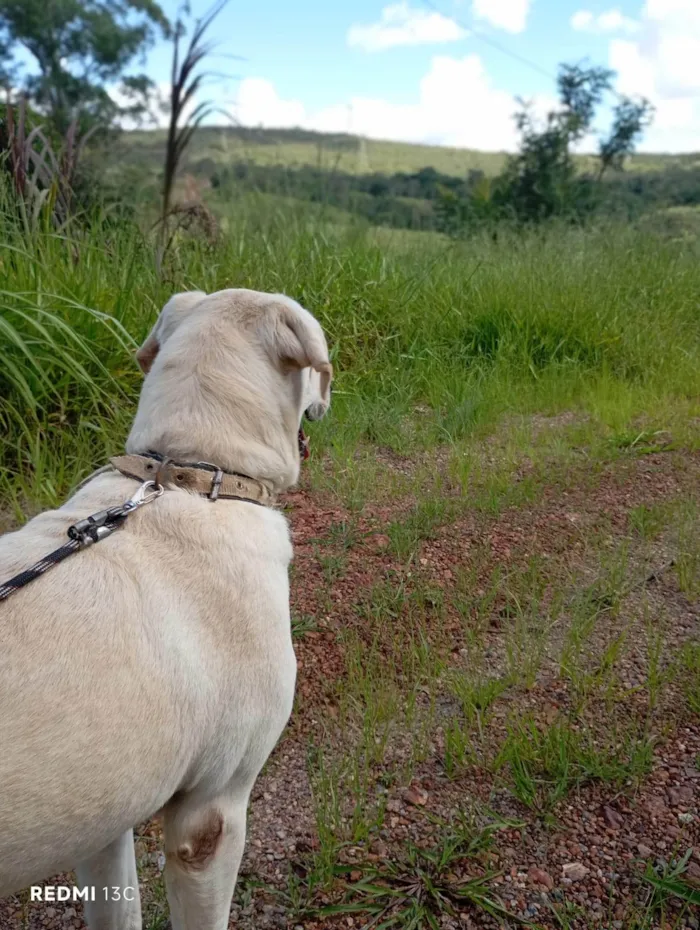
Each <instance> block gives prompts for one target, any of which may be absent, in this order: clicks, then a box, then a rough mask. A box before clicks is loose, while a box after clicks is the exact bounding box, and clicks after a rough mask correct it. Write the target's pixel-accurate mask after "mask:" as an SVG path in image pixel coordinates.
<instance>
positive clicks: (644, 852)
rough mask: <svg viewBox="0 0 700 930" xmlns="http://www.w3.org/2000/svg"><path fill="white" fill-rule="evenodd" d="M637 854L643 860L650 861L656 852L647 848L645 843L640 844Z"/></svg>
mask: <svg viewBox="0 0 700 930" xmlns="http://www.w3.org/2000/svg"><path fill="white" fill-rule="evenodd" d="M637 852H638V853H639V855H640V856H641V857H642V859H650V858H651V857H652V856H653V854H654V850H653V849H649V847H648V846H645V845H644V843H639V844H638V845H637Z"/></svg>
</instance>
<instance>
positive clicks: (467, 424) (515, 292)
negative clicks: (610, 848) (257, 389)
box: [0, 195, 700, 518]
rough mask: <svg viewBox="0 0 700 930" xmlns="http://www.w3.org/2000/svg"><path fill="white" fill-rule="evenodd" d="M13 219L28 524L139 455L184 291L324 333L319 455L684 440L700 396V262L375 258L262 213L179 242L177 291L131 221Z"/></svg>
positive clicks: (512, 251) (677, 250) (683, 251)
mask: <svg viewBox="0 0 700 930" xmlns="http://www.w3.org/2000/svg"><path fill="white" fill-rule="evenodd" d="M15 216H16V211H14V210H13V207H12V204H11V202H10V200H9V197H8V196H7V195H5V200H4V201H2V202H0V430H1V438H0V491H1V492H2V495H3V499H4V502H5V509H6V510H9V511H14V512H15V514H16V516H17V517H18V518H21V517H20V514H21V513H26V512H31V511H32V510H34V509H36V508H39V507H43V506H48V505H54V504H56V503H57V502H58V501H59V500H60V499H61V498H62V496H63V495H65V493H66V492H67V490H68V489H69V487H70V486H71V484H72V483H73V482H75V481H76V480H78V479H79V478H80V477H81V476H83V475H84V474H86V473H88V472H89V471H90V470H92V469H93V468H94V467H96V466H98V465H99V464H102V463H103V462H104V461H105V459H106V457H107V456H108V455H109V454H111V453H114V452H115V451H117V450H118V449H119V448H120V447H121V445H122V443H123V441H124V438H125V435H126V432H127V430H128V426H129V422H130V419H131V416H132V415H133V411H134V406H135V403H136V399H137V396H138V391H139V385H140V376H139V374H138V371H137V368H136V366H135V364H134V362H133V352H134V349H135V347H136V345H137V344H138V343H139V341H140V340H141V339H142V338H143V337H144V336H145V334H146V332H147V331H148V329H149V327H150V326H151V325H152V323H153V320H154V318H155V316H156V314H157V312H158V310H159V308H160V307H161V306H162V305H163V303H164V302H165V301H166V300H167V299H168V297H169V296H170V295H171V294H172V293H173V292H174V291H178V290H183V289H187V288H201V289H204V290H207V291H213V290H216V289H219V288H223V287H231V286H233V287H251V288H255V289H260V290H266V291H284V292H285V293H287V294H289V295H291V296H293V297H295V298H296V299H298V300H299V301H300V302H302V303H303V304H304V305H305V306H307V307H308V308H309V309H310V310H312V311H313V312H314V313H315V314H316V316H317V317H318V318H319V319H320V321H321V322H322V324H323V326H324V327H325V329H326V331H327V333H328V337H329V342H330V344H331V345H332V347H333V360H334V363H335V367H336V370H337V373H338V377H337V381H336V383H335V388H336V393H335V399H334V412H333V416H332V417H331V418H330V419H329V420H328V421H324V422H323V423H322V424H319V425H318V426H317V427H314V430H315V436H314V441H315V449H316V452H317V453H318V452H319V451H322V450H324V449H325V450H327V451H330V452H331V453H333V454H334V455H337V456H339V457H345V458H347V457H348V456H351V455H352V453H353V450H354V449H355V448H356V447H357V445H358V444H361V443H363V442H366V443H369V444H372V443H375V444H380V445H383V446H389V447H393V448H395V449H396V450H397V451H401V452H406V451H409V452H410V451H411V450H412V449H415V448H416V447H430V446H432V445H435V444H438V443H444V442H448V443H449V442H459V441H461V440H462V439H464V438H465V437H466V436H468V435H469V434H470V433H471V432H473V431H474V430H475V429H476V428H477V427H480V426H482V425H484V424H489V423H493V422H495V421H496V420H497V419H498V418H500V417H501V416H502V415H504V414H508V413H532V412H544V413H556V412H558V411H560V410H564V409H575V410H581V411H583V412H586V413H589V414H592V415H593V416H594V417H597V418H599V419H601V420H604V421H608V422H609V423H610V424H611V425H612V426H614V427H615V428H618V429H623V428H627V427H628V426H629V427H630V428H631V426H632V424H633V423H634V421H635V420H637V419H639V418H644V419H645V420H648V421H649V422H650V424H651V425H652V426H654V425H658V426H659V428H661V427H668V426H669V425H670V421H671V420H673V419H674V417H675V418H676V419H678V418H687V416H688V413H689V412H692V409H693V405H694V403H695V399H696V398H697V397H698V396H699V394H700V391H699V388H700V261H699V259H700V247H698V245H697V244H694V243H692V242H691V243H688V242H683V243H676V242H671V241H666V240H663V239H661V238H659V237H656V236H654V235H653V234H652V233H649V232H646V233H643V232H640V231H638V230H634V229H632V228H625V227H621V226H615V227H599V228H596V229H589V230H585V229H574V228H566V227H550V228H548V229H547V230H545V231H534V232H530V233H520V234H517V233H516V232H514V231H509V230H504V231H503V232H502V233H499V235H498V236H497V237H496V238H495V239H494V238H492V237H491V236H486V235H484V236H475V237H474V238H472V239H470V240H468V241H466V242H460V243H451V242H448V241H447V240H445V239H443V238H442V237H439V236H435V235H431V234H416V235H414V236H406V235H402V234H399V235H397V236H396V237H392V236H391V235H390V234H386V235H384V234H383V235H382V237H381V239H378V237H377V236H376V235H375V232H374V231H372V230H369V229H367V228H366V227H364V226H359V225H356V224H352V223H348V224H346V223H341V222H338V218H337V216H333V218H332V219H330V218H325V219H324V217H323V215H319V214H318V213H316V214H313V215H312V214H307V213H300V212H299V211H298V209H297V210H296V211H295V210H293V209H291V208H288V207H285V206H284V205H281V206H279V207H276V208H272V207H270V206H269V204H268V205H267V206H265V204H264V202H263V201H262V200H261V199H260V198H249V199H241V200H240V201H238V202H236V203H232V204H230V205H228V207H227V208H226V216H225V217H224V222H223V229H224V231H223V232H222V235H221V238H220V240H219V242H218V243H217V244H216V245H213V246H212V245H208V244H207V243H205V242H203V241H201V240H199V239H197V238H196V237H192V238H183V239H181V240H180V241H179V242H177V243H176V245H175V247H174V248H173V249H172V250H171V251H170V253H169V254H168V256H167V259H166V263H165V266H164V269H163V271H162V275H161V276H160V277H159V276H158V274H157V271H156V265H155V261H154V249H153V243H152V242H151V241H150V240H149V239H148V237H147V235H146V234H144V233H143V232H142V231H141V230H140V229H139V227H138V225H137V224H136V222H134V221H130V220H120V221H117V220H115V219H113V218H109V217H101V218H99V217H98V218H96V219H94V220H93V221H92V222H91V223H90V224H89V225H84V226H82V227H79V226H77V225H76V226H75V227H73V228H72V229H69V230H68V231H67V232H65V233H62V234H59V233H57V232H55V231H54V230H52V229H51V228H50V227H49V226H46V225H44V226H41V225H40V226H39V227H38V228H36V229H33V230H27V229H26V228H25V227H23V226H22V225H21V224H20V223H19V222H18V221H16V219H15ZM416 410H418V411H419V412H418V413H417V412H416Z"/></svg>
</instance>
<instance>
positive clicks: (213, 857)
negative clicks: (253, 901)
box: [164, 796, 246, 930]
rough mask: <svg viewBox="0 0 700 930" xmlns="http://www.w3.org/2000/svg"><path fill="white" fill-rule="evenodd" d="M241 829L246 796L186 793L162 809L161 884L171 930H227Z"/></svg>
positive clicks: (239, 852) (240, 847) (241, 846)
mask: <svg viewBox="0 0 700 930" xmlns="http://www.w3.org/2000/svg"><path fill="white" fill-rule="evenodd" d="M245 831H246V802H245V801H243V802H241V801H239V800H235V801H234V800H232V799H231V798H230V797H222V798H215V799H207V800H206V802H203V801H198V800H196V799H195V798H192V797H187V796H185V797H184V798H182V799H179V800H178V801H177V802H171V803H170V805H169V806H168V807H167V808H166V810H165V816H164V834H165V886H166V889H167V893H168V903H169V904H170V920H171V923H172V930H226V928H227V927H228V921H229V912H230V909H231V898H232V897H233V891H234V888H235V886H236V878H237V877H238V868H239V866H240V864H241V857H242V855H243V846H244V843H245Z"/></svg>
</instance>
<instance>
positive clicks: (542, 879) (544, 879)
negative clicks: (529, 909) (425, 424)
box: [527, 865, 554, 891]
mask: <svg viewBox="0 0 700 930" xmlns="http://www.w3.org/2000/svg"><path fill="white" fill-rule="evenodd" d="M527 877H528V878H529V879H530V882H531V883H532V884H533V885H542V886H543V887H544V888H546V889H547V891H551V890H552V888H554V879H553V878H552V876H551V875H550V874H549V872H545V871H544V869H539V868H537V866H535V865H533V866H531V867H530V869H529V870H528V873H527Z"/></svg>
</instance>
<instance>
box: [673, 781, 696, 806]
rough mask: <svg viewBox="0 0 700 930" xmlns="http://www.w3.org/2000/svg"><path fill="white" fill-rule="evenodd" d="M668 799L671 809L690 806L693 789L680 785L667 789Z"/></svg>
mask: <svg viewBox="0 0 700 930" xmlns="http://www.w3.org/2000/svg"><path fill="white" fill-rule="evenodd" d="M668 799H669V801H670V802H671V806H672V807H679V806H680V805H681V804H692V802H693V789H692V788H691V787H690V786H689V785H680V786H679V787H678V788H669V789H668Z"/></svg>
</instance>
